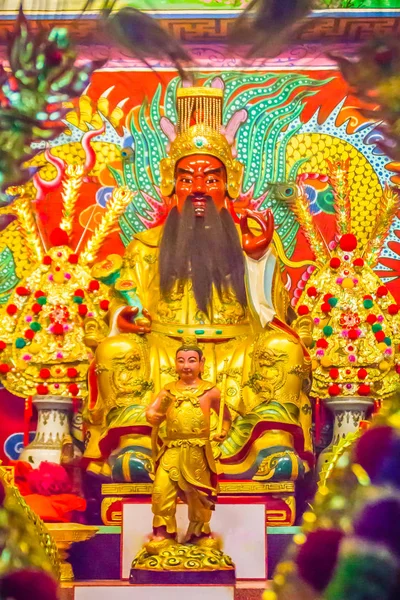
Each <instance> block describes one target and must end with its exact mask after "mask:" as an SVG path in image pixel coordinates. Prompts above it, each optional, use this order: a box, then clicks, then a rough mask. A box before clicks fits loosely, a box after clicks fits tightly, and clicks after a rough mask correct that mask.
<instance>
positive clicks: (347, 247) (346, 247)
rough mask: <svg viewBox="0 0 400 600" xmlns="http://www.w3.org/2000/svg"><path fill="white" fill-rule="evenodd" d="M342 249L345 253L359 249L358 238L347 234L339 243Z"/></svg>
mask: <svg viewBox="0 0 400 600" xmlns="http://www.w3.org/2000/svg"><path fill="white" fill-rule="evenodd" d="M339 246H340V249H341V250H343V251H344V252H353V250H355V249H356V248H357V238H356V236H355V235H353V234H352V233H345V234H344V235H342V237H341V238H340V241H339Z"/></svg>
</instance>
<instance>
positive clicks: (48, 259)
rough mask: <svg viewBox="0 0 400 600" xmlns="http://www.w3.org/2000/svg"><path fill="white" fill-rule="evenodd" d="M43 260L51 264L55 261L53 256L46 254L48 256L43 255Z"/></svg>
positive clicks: (45, 263) (46, 263) (44, 262)
mask: <svg viewBox="0 0 400 600" xmlns="http://www.w3.org/2000/svg"><path fill="white" fill-rule="evenodd" d="M42 262H43V264H44V265H51V263H52V262H53V259H52V258H51V256H49V255H48V254H46V256H44V257H43V260H42Z"/></svg>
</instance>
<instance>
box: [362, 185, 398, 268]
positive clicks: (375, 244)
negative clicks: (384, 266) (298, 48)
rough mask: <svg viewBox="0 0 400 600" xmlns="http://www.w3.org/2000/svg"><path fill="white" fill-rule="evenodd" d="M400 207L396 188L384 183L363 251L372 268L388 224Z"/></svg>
mask: <svg viewBox="0 0 400 600" xmlns="http://www.w3.org/2000/svg"><path fill="white" fill-rule="evenodd" d="M399 209H400V197H399V194H398V192H397V191H396V190H394V189H393V188H391V187H390V186H388V185H386V186H385V189H384V192H383V195H382V199H381V202H380V206H379V211H378V215H377V218H376V226H375V229H374V230H373V232H372V235H371V237H370V239H369V241H368V244H367V247H366V248H365V251H364V259H365V261H366V262H367V264H368V265H369V266H370V267H371V268H373V267H374V266H375V265H376V264H377V262H378V260H379V255H380V253H381V251H382V248H383V244H384V243H385V240H386V238H387V236H388V235H389V230H390V226H391V224H392V222H393V219H394V217H395V215H396V213H397V211H398V210H399Z"/></svg>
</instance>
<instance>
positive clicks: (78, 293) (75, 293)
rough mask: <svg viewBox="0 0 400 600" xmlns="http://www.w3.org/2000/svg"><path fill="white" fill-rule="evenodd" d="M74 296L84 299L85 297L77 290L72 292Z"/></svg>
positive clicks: (83, 293) (82, 292)
mask: <svg viewBox="0 0 400 600" xmlns="http://www.w3.org/2000/svg"><path fill="white" fill-rule="evenodd" d="M74 296H79V297H80V298H84V297H85V292H84V291H83V290H81V289H79V290H75V291H74Z"/></svg>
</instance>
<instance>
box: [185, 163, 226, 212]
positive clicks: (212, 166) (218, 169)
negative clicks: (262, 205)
mask: <svg viewBox="0 0 400 600" xmlns="http://www.w3.org/2000/svg"><path fill="white" fill-rule="evenodd" d="M188 196H191V197H192V202H193V206H194V209H195V215H196V217H204V214H205V211H206V209H207V198H206V197H207V196H209V197H211V198H212V200H213V202H214V204H215V206H216V208H217V210H218V211H220V210H221V208H223V207H224V206H225V207H226V206H227V202H228V199H227V193H226V171H225V167H224V165H223V164H222V162H221V161H220V160H219V159H218V158H215V157H214V156H208V155H203V154H194V155H192V156H187V157H185V158H182V159H181V160H180V161H179V162H178V164H177V167H176V176H175V194H174V200H175V204H176V206H177V207H178V210H179V212H181V211H182V208H183V205H184V204H185V202H186V199H187V197H188Z"/></svg>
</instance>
